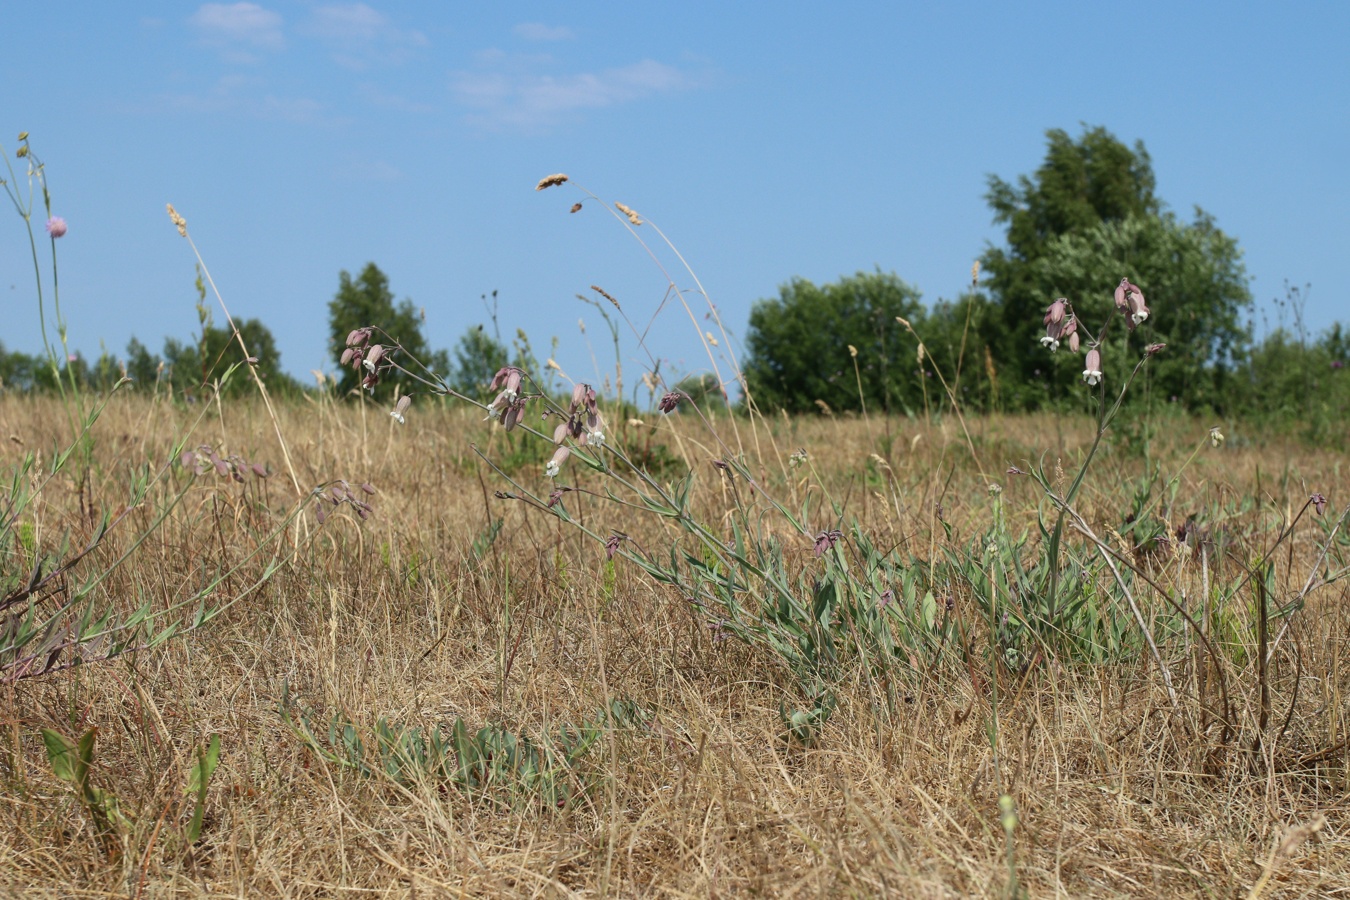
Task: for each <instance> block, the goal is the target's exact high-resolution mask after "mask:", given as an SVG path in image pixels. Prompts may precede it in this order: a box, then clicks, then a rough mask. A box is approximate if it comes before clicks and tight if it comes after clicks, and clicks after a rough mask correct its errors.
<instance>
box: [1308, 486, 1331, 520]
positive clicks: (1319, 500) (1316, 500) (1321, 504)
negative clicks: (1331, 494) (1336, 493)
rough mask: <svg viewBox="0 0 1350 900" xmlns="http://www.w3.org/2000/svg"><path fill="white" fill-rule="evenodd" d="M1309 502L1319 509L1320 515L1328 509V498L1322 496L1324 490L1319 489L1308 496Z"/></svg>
mask: <svg viewBox="0 0 1350 900" xmlns="http://www.w3.org/2000/svg"><path fill="white" fill-rule="evenodd" d="M1308 502H1309V503H1311V504H1312V505H1313V509H1315V510H1317V514H1318V515H1319V516H1320V515H1321V514H1322V513H1323V512H1324V511H1326V508H1327V498H1326V497H1323V496H1322V492H1321V491H1318V492H1317V493H1316V494H1313V495H1312V496H1311V497H1309V498H1308Z"/></svg>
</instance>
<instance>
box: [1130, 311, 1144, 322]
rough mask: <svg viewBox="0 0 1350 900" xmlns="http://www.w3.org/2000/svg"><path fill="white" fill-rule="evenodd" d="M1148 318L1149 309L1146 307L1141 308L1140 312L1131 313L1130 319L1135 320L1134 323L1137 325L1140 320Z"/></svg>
mask: <svg viewBox="0 0 1350 900" xmlns="http://www.w3.org/2000/svg"><path fill="white" fill-rule="evenodd" d="M1147 318H1148V310H1146V309H1141V310H1139V311H1138V312H1132V313H1130V321H1132V322H1134V324H1136V325H1138V324H1139V323H1140V322H1142V321H1144V320H1145V319H1147Z"/></svg>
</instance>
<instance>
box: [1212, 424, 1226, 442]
mask: <svg viewBox="0 0 1350 900" xmlns="http://www.w3.org/2000/svg"><path fill="white" fill-rule="evenodd" d="M1224 440H1225V438H1224V436H1223V432H1222V431H1220V430H1219V426H1218V425H1215V426H1214V427H1213V428H1211V429H1210V430H1209V445H1210V446H1211V447H1218V446H1219V445H1220V444H1222V443H1223V442H1224Z"/></svg>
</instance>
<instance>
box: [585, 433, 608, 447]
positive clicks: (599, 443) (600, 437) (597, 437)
mask: <svg viewBox="0 0 1350 900" xmlns="http://www.w3.org/2000/svg"><path fill="white" fill-rule="evenodd" d="M586 443H587V444H589V445H590V446H592V447H595V448H596V449H597V450H598V449H599V448H601V447H603V446H605V433H604V432H603V431H592V432H591V433H590V435H589V436H588V437H587V438H586Z"/></svg>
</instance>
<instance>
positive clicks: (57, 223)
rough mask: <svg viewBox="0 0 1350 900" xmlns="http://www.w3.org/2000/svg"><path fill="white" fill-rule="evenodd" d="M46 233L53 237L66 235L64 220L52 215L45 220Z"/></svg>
mask: <svg viewBox="0 0 1350 900" xmlns="http://www.w3.org/2000/svg"><path fill="white" fill-rule="evenodd" d="M47 233H48V234H50V235H51V236H52V237H53V238H59V237H65V236H66V220H65V219H63V218H61V217H60V216H52V217H51V218H50V219H48V220H47Z"/></svg>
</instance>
